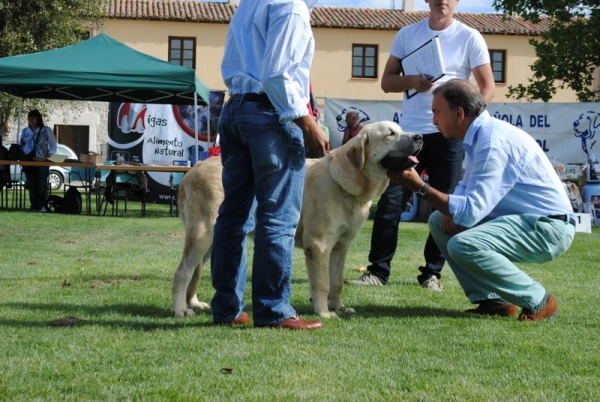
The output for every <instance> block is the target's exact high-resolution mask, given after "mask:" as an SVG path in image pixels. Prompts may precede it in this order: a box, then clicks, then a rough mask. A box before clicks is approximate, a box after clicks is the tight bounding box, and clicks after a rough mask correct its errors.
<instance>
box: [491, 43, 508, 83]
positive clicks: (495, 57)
mask: <svg viewBox="0 0 600 402" xmlns="http://www.w3.org/2000/svg"><path fill="white" fill-rule="evenodd" d="M490 61H491V62H492V73H493V74H494V81H495V82H506V75H505V74H506V51H505V50H490Z"/></svg>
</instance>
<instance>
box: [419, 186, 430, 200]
mask: <svg viewBox="0 0 600 402" xmlns="http://www.w3.org/2000/svg"><path fill="white" fill-rule="evenodd" d="M429 187H431V186H430V185H429V183H425V184H424V185H423V187H421V189H420V190H419V191H416V192H415V194H416V196H417V198H424V197H425V194H427V190H429Z"/></svg>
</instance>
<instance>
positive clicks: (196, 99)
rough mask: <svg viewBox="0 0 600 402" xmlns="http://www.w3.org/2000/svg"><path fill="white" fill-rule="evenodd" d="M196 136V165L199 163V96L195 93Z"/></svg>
mask: <svg viewBox="0 0 600 402" xmlns="http://www.w3.org/2000/svg"><path fill="white" fill-rule="evenodd" d="M194 134H195V135H194V136H195V137H196V146H195V147H194V148H196V150H195V152H196V163H198V161H199V160H198V95H197V94H196V91H194Z"/></svg>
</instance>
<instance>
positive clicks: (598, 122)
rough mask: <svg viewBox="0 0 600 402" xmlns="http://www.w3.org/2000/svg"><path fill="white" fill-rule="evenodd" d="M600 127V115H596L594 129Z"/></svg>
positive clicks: (593, 123)
mask: <svg viewBox="0 0 600 402" xmlns="http://www.w3.org/2000/svg"><path fill="white" fill-rule="evenodd" d="M599 126H600V113H596V115H595V116H594V121H593V122H592V127H594V128H598V127H599Z"/></svg>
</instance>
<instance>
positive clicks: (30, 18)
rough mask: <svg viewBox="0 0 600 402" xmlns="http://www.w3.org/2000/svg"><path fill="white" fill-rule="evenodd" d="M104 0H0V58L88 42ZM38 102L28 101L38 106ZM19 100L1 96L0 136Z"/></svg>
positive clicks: (5, 95)
mask: <svg viewBox="0 0 600 402" xmlns="http://www.w3.org/2000/svg"><path fill="white" fill-rule="evenodd" d="M104 3H106V0H0V38H2V40H0V57H7V56H14V55H18V54H27V53H35V52H40V51H44V50H51V49H56V48H59V47H63V46H67V45H71V44H73V43H76V42H79V41H81V40H82V39H87V37H88V33H89V31H90V29H92V28H94V27H97V26H99V24H100V21H101V19H100V17H101V16H102V15H103V12H104V8H103V6H104ZM39 103H40V101H35V102H28V103H26V104H24V107H25V108H26V110H27V108H29V107H31V106H32V104H36V105H39ZM18 104H19V99H18V98H16V97H14V96H11V95H8V94H4V93H0V135H5V134H6V132H7V130H8V123H9V121H10V120H11V118H12V116H13V115H14V113H15V112H16V107H17V106H18Z"/></svg>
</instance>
